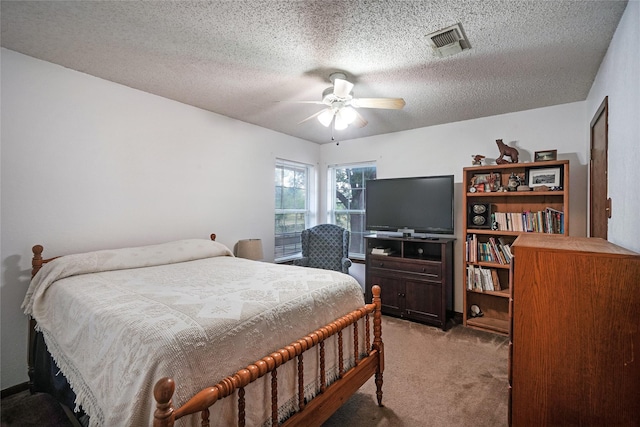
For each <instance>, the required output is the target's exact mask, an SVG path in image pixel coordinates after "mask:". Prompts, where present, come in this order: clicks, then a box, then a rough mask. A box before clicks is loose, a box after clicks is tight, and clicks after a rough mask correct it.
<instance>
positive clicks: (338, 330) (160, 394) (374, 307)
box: [153, 286, 384, 427]
mask: <svg viewBox="0 0 640 427" xmlns="http://www.w3.org/2000/svg"><path fill="white" fill-rule="evenodd" d="M372 292H373V302H372V304H367V305H365V306H364V307H362V308H360V309H358V310H355V311H352V312H351V313H349V314H347V315H345V316H343V317H341V318H339V319H337V320H335V321H334V322H331V323H329V324H328V325H326V326H323V327H321V328H319V329H318V330H316V331H314V332H312V333H310V334H309V335H307V336H305V337H302V338H301V339H299V340H297V341H295V342H293V343H291V344H290V345H288V346H285V347H283V348H281V349H279V350H277V351H275V352H273V353H271V354H270V355H268V356H265V357H263V358H262V359H260V360H258V361H257V362H255V363H253V364H251V365H249V366H247V367H246V368H244V369H241V370H239V371H238V372H236V373H235V374H234V375H232V376H229V377H226V378H224V379H223V380H222V381H220V382H219V383H218V384H216V385H214V386H212V387H208V388H205V389H203V390H201V391H200V392H199V393H197V394H196V395H195V396H194V397H192V398H191V399H190V400H189V401H187V402H186V403H185V404H184V405H182V406H181V407H179V408H174V407H173V403H172V400H171V399H172V397H173V392H174V390H175V383H174V381H173V379H171V378H166V377H165V378H162V379H160V380H159V381H158V382H157V383H156V385H155V387H154V390H153V394H154V398H155V400H156V411H155V414H154V421H153V426H154V427H172V426H173V425H174V422H175V420H177V419H179V418H182V417H184V416H186V415H190V414H195V413H198V412H199V413H200V414H201V418H202V424H201V425H202V426H203V427H209V407H211V406H212V405H213V404H214V403H216V402H217V401H218V400H220V399H222V398H224V397H227V396H229V395H231V394H233V393H234V392H235V391H236V390H237V391H238V393H237V395H238V426H240V427H242V426H244V425H245V407H246V402H245V399H244V395H245V392H244V388H245V387H246V386H247V385H249V384H250V383H252V382H253V381H256V380H257V379H258V378H261V377H263V376H264V375H266V374H268V373H270V374H271V408H272V416H271V422H272V426H279V425H280V424H279V420H278V381H277V368H278V367H279V366H281V365H282V364H284V363H286V362H287V361H289V360H293V359H297V362H296V363H297V364H298V380H297V383H298V406H299V410H298V412H296V413H295V414H294V415H293V416H291V417H290V418H289V419H287V420H286V421H285V422H284V423H283V424H282V426H283V427H290V426H320V425H322V423H324V422H325V421H326V420H327V419H328V418H329V417H330V416H331V415H332V414H333V413H334V412H335V411H336V410H337V409H338V408H339V407H340V406H341V405H342V403H344V402H345V401H346V400H347V399H348V398H349V397H350V396H351V395H352V394H353V393H355V392H356V391H357V390H358V389H359V388H360V387H361V386H362V385H363V384H364V383H365V382H366V381H367V380H368V379H369V378H370V377H371V376H372V375H375V382H376V389H377V391H376V394H377V400H378V405H379V406H382V372H383V370H384V345H383V342H382V325H381V312H380V309H381V300H380V287H379V286H374V287H373V289H372ZM371 313H373V335H374V339H373V343H371V342H370V326H369V315H370V314H371ZM362 318H364V319H365V321H364V323H365V331H364V333H365V346H366V349H367V351H368V353H367V354H366V355H365V356H364V357H360V354H359V353H360V352H359V349H358V344H359V339H358V321H359V320H360V319H362ZM349 326H352V330H353V335H352V337H353V343H354V360H355V366H354V367H353V368H351V369H349V370H348V371H345V370H344V366H343V362H342V360H343V357H342V352H343V345H342V344H343V332H342V331H343V330H344V329H345V328H347V327H349ZM334 335H337V336H338V352H339V378H338V379H337V380H336V381H335V382H334V383H332V384H331V385H329V386H327V384H326V375H325V357H324V341H325V340H326V339H327V338H329V337H331V336H334ZM316 347H318V351H319V353H320V378H321V385H320V394H318V395H317V396H316V397H315V398H314V399H313V400H311V401H310V402H309V403H306V402H305V399H304V391H303V388H304V378H303V372H304V369H303V366H304V365H303V364H304V353H305V352H306V351H307V350H310V349H312V348H316Z"/></svg>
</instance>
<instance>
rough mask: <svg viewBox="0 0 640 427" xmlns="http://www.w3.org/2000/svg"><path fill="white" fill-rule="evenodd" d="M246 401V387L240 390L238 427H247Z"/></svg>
mask: <svg viewBox="0 0 640 427" xmlns="http://www.w3.org/2000/svg"><path fill="white" fill-rule="evenodd" d="M245 418H246V414H245V400H244V387H240V388H239V389H238V427H244V426H245Z"/></svg>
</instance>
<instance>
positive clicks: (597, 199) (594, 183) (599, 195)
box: [589, 97, 611, 239]
mask: <svg viewBox="0 0 640 427" xmlns="http://www.w3.org/2000/svg"><path fill="white" fill-rule="evenodd" d="M608 99H609V98H608V97H605V98H604V100H603V101H602V104H600V108H598V111H597V112H596V114H595V116H593V120H591V162H590V169H589V182H590V184H589V218H590V221H589V236H590V237H601V238H603V239H606V238H607V227H608V221H609V218H611V200H610V199H609V198H608V196H607V185H608V175H607V145H608V134H609V125H608V116H609V112H608V110H609V108H608Z"/></svg>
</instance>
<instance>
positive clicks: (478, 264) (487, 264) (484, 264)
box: [466, 261, 511, 270]
mask: <svg viewBox="0 0 640 427" xmlns="http://www.w3.org/2000/svg"><path fill="white" fill-rule="evenodd" d="M466 263H467V265H477V266H480V267H487V268H504V269H505V270H508V269H509V266H510V265H511V264H495V263H493V262H484V261H483V262H469V261H466Z"/></svg>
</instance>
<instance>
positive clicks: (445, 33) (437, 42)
mask: <svg viewBox="0 0 640 427" xmlns="http://www.w3.org/2000/svg"><path fill="white" fill-rule="evenodd" d="M427 37H428V38H429V39H428V40H429V45H430V46H431V48H432V49H433V52H434V53H435V54H436V55H437V56H440V57H443V58H444V57H445V56H451V55H455V54H456V53H460V52H462V51H463V50H467V49H471V44H470V43H469V40H467V38H466V36H465V34H464V31H463V30H462V24H460V23H458V24H455V25H452V26H450V27H447V28H444V29H442V30H440V31H436V32H435V33H431V34H428V35H427Z"/></svg>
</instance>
